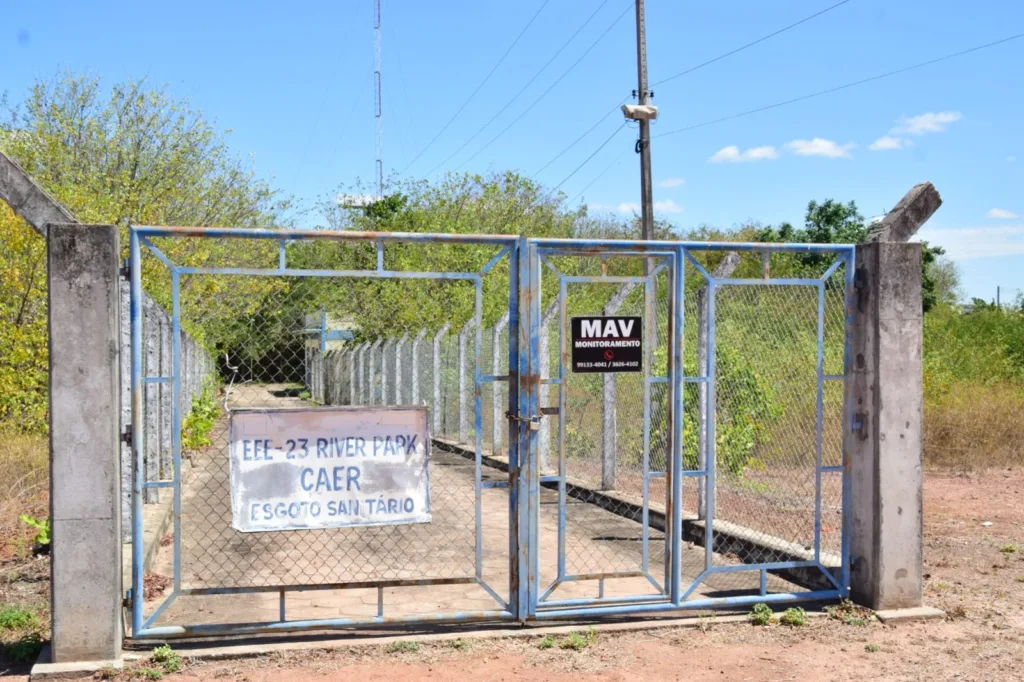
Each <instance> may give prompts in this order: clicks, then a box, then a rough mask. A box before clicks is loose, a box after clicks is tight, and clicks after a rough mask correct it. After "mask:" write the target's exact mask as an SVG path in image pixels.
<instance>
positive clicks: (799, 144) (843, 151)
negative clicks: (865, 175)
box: [786, 137, 854, 159]
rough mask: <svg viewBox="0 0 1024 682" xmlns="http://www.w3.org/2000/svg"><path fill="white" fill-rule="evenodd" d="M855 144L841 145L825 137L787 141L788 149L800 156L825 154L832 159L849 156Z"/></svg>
mask: <svg viewBox="0 0 1024 682" xmlns="http://www.w3.org/2000/svg"><path fill="white" fill-rule="evenodd" d="M853 147H854V144H853V143H852V142H850V143H849V144H844V145H840V144H838V143H836V142H833V141H832V140H826V139H825V138H823V137H816V138H814V139H813V140H793V141H792V142H787V143H786V149H788V150H790V151H791V152H793V153H794V154H796V155H798V156H824V157H827V158H830V159H840V158H849V157H850V150H851V149H853Z"/></svg>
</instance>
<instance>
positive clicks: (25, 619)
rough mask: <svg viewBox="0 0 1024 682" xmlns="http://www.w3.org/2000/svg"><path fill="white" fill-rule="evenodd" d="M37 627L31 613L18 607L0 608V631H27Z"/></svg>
mask: <svg viewBox="0 0 1024 682" xmlns="http://www.w3.org/2000/svg"><path fill="white" fill-rule="evenodd" d="M37 625H39V618H38V617H36V614H35V613H34V612H33V611H29V610H28V609H25V608H22V607H20V606H12V605H5V606H0V630H27V629H29V628H34V627H36V626H37Z"/></svg>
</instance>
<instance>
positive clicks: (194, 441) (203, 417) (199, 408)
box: [181, 384, 220, 450]
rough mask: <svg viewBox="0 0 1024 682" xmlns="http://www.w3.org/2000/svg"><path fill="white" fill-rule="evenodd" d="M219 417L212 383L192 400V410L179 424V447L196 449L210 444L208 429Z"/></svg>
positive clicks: (210, 428)
mask: <svg viewBox="0 0 1024 682" xmlns="http://www.w3.org/2000/svg"><path fill="white" fill-rule="evenodd" d="M218 417H220V405H219V404H218V403H217V391H216V389H215V388H214V387H213V385H212V384H210V385H207V386H206V387H204V389H203V392H202V394H200V395H199V396H198V397H196V398H195V399H193V400H192V411H191V412H189V413H188V416H187V417H185V421H184V422H183V423H182V425H181V447H182V448H183V449H185V450H197V449H199V448H201V447H206V446H207V445H212V444H213V441H212V440H210V431H211V430H212V429H213V425H214V424H216V423H217V418H218Z"/></svg>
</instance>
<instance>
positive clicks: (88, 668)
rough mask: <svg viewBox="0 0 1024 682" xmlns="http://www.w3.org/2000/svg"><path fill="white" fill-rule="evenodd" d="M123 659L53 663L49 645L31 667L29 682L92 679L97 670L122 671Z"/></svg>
mask: <svg viewBox="0 0 1024 682" xmlns="http://www.w3.org/2000/svg"><path fill="white" fill-rule="evenodd" d="M123 668H124V659H121V658H118V659H115V660H110V661H71V662H67V663H53V662H51V660H50V645H49V644H47V645H46V646H45V647H43V650H42V651H40V652H39V660H37V661H36V664H35V665H33V666H32V672H31V673H30V674H29V680H30V682H36V681H37V680H80V679H87V678H92V677H93V676H94V675H95V674H96V672H97V671H99V670H122V669H123Z"/></svg>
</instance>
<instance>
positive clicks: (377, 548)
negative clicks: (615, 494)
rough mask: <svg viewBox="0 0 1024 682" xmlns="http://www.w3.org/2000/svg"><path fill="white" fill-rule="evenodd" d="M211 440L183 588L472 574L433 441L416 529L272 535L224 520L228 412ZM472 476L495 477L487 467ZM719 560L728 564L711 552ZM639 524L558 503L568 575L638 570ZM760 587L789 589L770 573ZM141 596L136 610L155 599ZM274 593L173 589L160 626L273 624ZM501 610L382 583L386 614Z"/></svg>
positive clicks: (366, 602)
mask: <svg viewBox="0 0 1024 682" xmlns="http://www.w3.org/2000/svg"><path fill="white" fill-rule="evenodd" d="M293 392H294V391H289V390H287V387H284V386H273V385H270V386H243V387H235V388H234V389H233V391H232V394H231V400H230V406H232V407H241V406H244V407H256V406H268V407H269V406H274V407H287V406H295V407H299V406H301V405H302V404H304V401H302V400H300V399H299V398H298V397H293V396H291V395H290V393H293ZM211 438H212V440H213V442H214V445H212V446H210V447H207V448H204V449H203V450H202V451H201V452H197V453H193V455H192V466H191V467H190V468H189V469H188V471H187V474H186V476H185V479H184V481H183V486H182V519H181V524H182V559H181V584H182V587H183V588H186V589H188V588H211V587H276V586H282V585H283V586H298V585H321V584H335V583H351V582H356V583H358V582H371V581H385V580H420V579H428V578H440V579H457V578H470V579H471V578H473V577H474V576H475V575H476V561H475V554H476V521H475V486H474V466H475V465H474V462H473V461H472V460H470V459H467V458H465V457H463V456H461V455H459V454H454V453H450V452H446V451H444V450H441V449H440V448H437V447H435V448H433V451H432V458H431V498H432V500H431V501H432V506H433V519H432V521H431V522H430V523H428V524H409V525H402V526H380V527H368V528H339V529H328V530H310V531H290V532H274V533H240V532H237V531H235V530H233V529H232V528H231V501H230V490H229V481H228V479H229V474H228V472H229V456H228V433H227V418H226V417H224V418H222V419H221V420H220V421H219V422H218V424H217V425H216V426H215V427H214V432H213V433H212V434H211ZM481 475H482V478H483V480H484V481H499V480H503V479H506V478H507V474H505V473H503V472H501V471H499V470H498V469H496V468H491V467H488V466H486V465H484V466H482V467H481ZM481 497H482V500H481V517H480V525H481V529H482V562H481V569H482V577H483V580H484V581H486V583H487V585H489V586H490V587H491V589H493V590H494V592H496V593H497V594H498V595H499V596H500V597H501V598H502V599H503V600H507V599H508V597H509V563H510V559H509V495H508V492H507V490H504V489H484V490H483V492H482V495H481ZM539 521H540V524H539V527H540V578H541V591H544V590H546V589H547V588H548V587H549V586H550V585H551V583H552V582H553V581H554V580H555V578H556V577H557V575H558V496H557V492H555V491H552V490H543V491H542V493H541V505H540V519H539ZM648 548H649V554H648V572H649V574H650V575H651V576H653V577H654V578H655V579H656V580H657V581H658V582H660V583H664V574H665V568H664V565H665V564H664V559H665V540H664V535H663V534H662V533H661V532H660V531H658V530H656V529H654V528H650V529H649V541H648ZM718 559H720V562H721V563H734V562H733V561H730V560H729V559H728V557H718ZM642 562H643V543H642V526H641V525H640V524H639V523H637V522H635V521H633V520H630V519H628V518H624V517H623V516H619V515H617V514H614V513H611V512H609V511H606V510H605V509H602V508H601V507H598V506H596V505H593V504H589V503H587V502H584V501H581V500H578V499H573V498H569V499H568V501H567V505H566V537H565V570H566V573H567V574H570V575H580V574H597V573H607V572H636V571H640V570H641V568H642V565H643V563H642ZM683 564H684V575H685V576H686V577H687V578H689V579H691V580H692V579H693V578H694V577H695V576H697V575H698V574H699V573H700V571H701V570H702V568H703V565H704V550H703V548H702V547H692V546H691V547H684V551H683ZM152 570H153V571H154V572H155V573H159V574H162V575H166V576H171V575H173V552H172V545H169V546H166V547H161V548H160V549H159V551H158V553H157V556H156V558H155V561H154V564H153V569H152ZM724 579H727V584H724V583H720V584H718V585H717V586H716V583H715V581H711V583H710V584H709V585H706V586H702V587H701V588H699V589H698V590H697V591H696V592H695V593H694V595H693V597H698V596H701V595H704V596H708V595H709V593H708V592H707V590H708V589H731V590H734V589H739V588H744V587H745V588H748V589H749V588H755V589H756V586H757V581H758V576H757V573H756V572H750V573H743V574H729V575H728V576H723V578H720V579H719V580H724ZM771 587H772V588H774V589H780V590H784V591H794V590H796V589H798V588H796V587H795V586H793V585H790V584H789V583H784V582H783V581H781V580H779V579H777V578H772V584H771ZM598 591H599V584H598V581H597V580H579V581H571V582H565V583H562V585H560V586H559V587H558V588H557V589H556V590H555V591H554V592H553V593H552V595H551V596H550V599H579V598H586V597H597V596H598V594H599V592H598ZM656 593H657V590H656V588H655V587H654V586H653V585H652V584H651V583H650V582H649V581H648V580H647V579H646V578H643V577H636V578H618V579H608V580H606V581H605V582H604V592H603V594H604V596H613V595H647V594H656ZM377 598H378V595H377V589H376V588H375V587H369V588H349V589H338V590H318V591H305V592H290V593H289V596H288V597H287V602H286V606H287V613H286V616H287V619H288V620H297V619H313V618H338V617H346V618H363V617H365V618H369V617H373V616H376V615H377ZM160 601H161V600H159V599H157V600H153V601H151V602H150V603H148V604H147V613H151V612H153V611H154V610H155V609H156V608H157V607H158V606H159V604H160ZM279 607H280V602H279V595H278V593H277V591H276V590H275V591H272V592H263V593H256V594H253V593H249V594H232V595H205V596H180V597H178V599H177V601H176V602H175V603H174V604H173V605H172V606H171V607H170V608H169V609H168V610H167V611H166V612H165V614H164V615H163V616H162V617H161V619H160V623H159V624H189V625H193V624H217V623H252V622H263V621H276V620H278V619H279ZM500 608H503V606H502V605H500V604H499V603H498V602H497V601H496V600H495V599H494V598H493V597H492V596H491V595H490V594H488V593H487V591H486V590H485V589H484V588H483V587H481V586H480V585H477V584H472V583H470V584H454V585H432V586H409V587H406V586H403V587H389V588H386V589H385V590H384V614H385V615H386V616H408V615H414V614H433V613H448V612H455V611H468V610H494V609H500Z"/></svg>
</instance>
